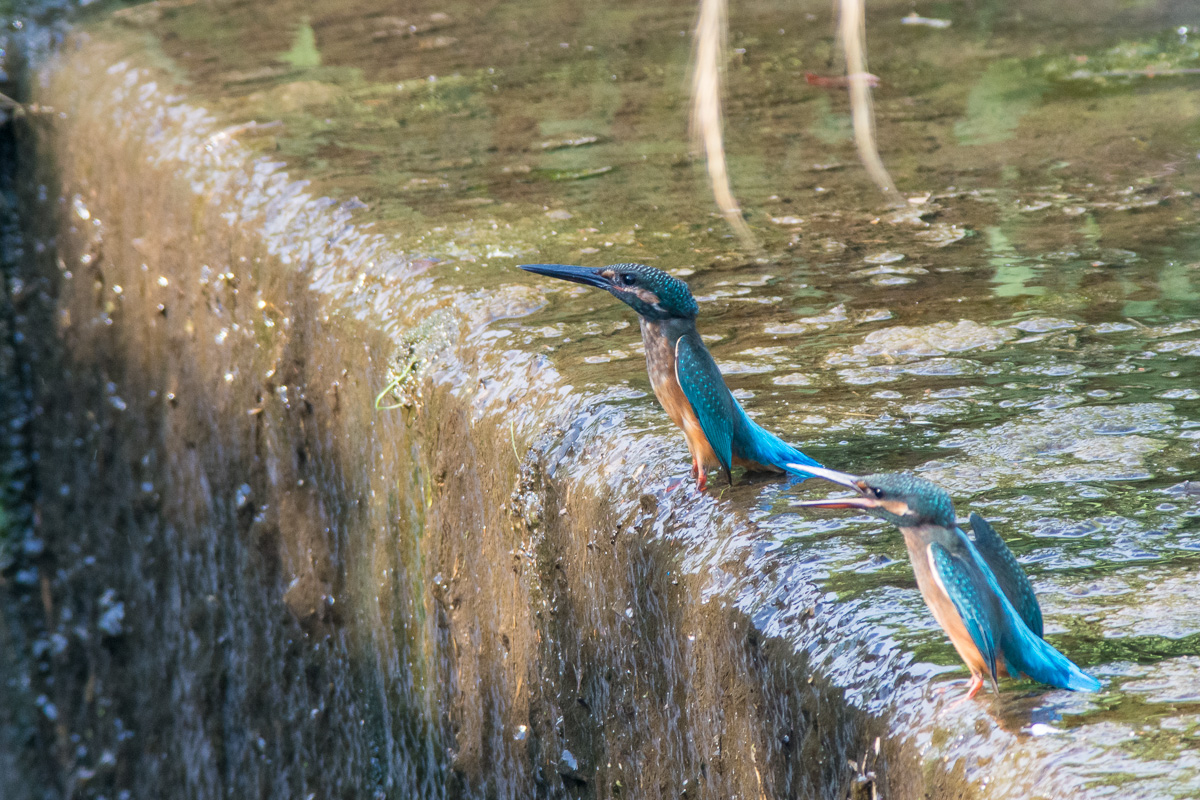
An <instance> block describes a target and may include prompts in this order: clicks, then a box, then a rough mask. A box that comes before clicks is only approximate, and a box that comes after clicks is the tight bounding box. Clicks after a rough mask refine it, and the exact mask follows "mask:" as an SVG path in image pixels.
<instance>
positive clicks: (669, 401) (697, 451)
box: [650, 373, 721, 469]
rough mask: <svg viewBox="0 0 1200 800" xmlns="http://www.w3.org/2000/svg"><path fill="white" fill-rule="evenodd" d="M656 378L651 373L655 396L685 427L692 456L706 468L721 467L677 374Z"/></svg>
mask: <svg viewBox="0 0 1200 800" xmlns="http://www.w3.org/2000/svg"><path fill="white" fill-rule="evenodd" d="M654 378H655V376H654V375H653V374H651V376H650V383H651V385H652V386H653V387H654V396H655V397H657V398H658V402H659V403H662V407H663V409H664V410H666V412H667V416H669V417H670V418H671V421H672V422H674V423H675V424H676V425H678V426H679V427H680V428H682V429H683V437H684V438H685V439H686V440H687V446H688V452H689V453H691V454H692V458H693V459H695V460H697V461H699V462H700V463H701V464H702V465H704V467H705V469H710V468H711V469H715V468H716V467H719V466H720V465H721V462H720V461H719V460H718V459H717V454H716V452H715V451H713V449H712V446H711V445H710V444H709V443H708V437H706V436H705V435H704V430H703V429H702V428H701V427H700V420H699V419H698V418H697V417H696V412H695V411H693V410H692V404H691V403H689V402H688V399H687V395H685V394H684V393H683V388H682V387H680V385H679V381H678V380H676V379H675V374H674V373H671V374H669V375H660V376H659V380H657V381H656V380H654Z"/></svg>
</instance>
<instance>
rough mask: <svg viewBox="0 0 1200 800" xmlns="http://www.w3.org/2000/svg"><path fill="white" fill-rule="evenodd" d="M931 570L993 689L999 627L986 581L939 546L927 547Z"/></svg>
mask: <svg viewBox="0 0 1200 800" xmlns="http://www.w3.org/2000/svg"><path fill="white" fill-rule="evenodd" d="M929 553H930V556H931V561H932V567H933V570H934V573H935V574H936V575H937V578H938V582H939V583H940V584H941V585H942V588H944V589H945V590H946V594H947V595H948V596H949V597H950V602H952V603H953V604H954V608H955V609H956V610H957V611H958V615H959V616H960V617H962V621H963V626H964V627H966V629H967V633H969V634H970V635H971V641H972V642H974V643H975V646H976V647H977V648H979V652H980V654H981V655H982V656H983V660H984V663H986V664H987V666H988V671H989V672H990V673H991V676H990V677H991V679H992V685H993V686H995V685H996V677H997V674H996V657H997V655H998V653H997V650H998V648H997V646H996V645H997V641H996V639H997V636H996V634H997V633H998V632H999V630H998V629H999V627H1000V623H1001V619H1000V614H999V613H998V609H997V608H996V603H995V601H994V600H993V599H992V595H991V593H990V592H989V587H988V584H987V578H986V576H984V575H983V574H981V573H980V571H979V568H978V565H976V564H974V563H971V562H968V561H966V560H964V559H962V558H957V557H955V556H953V555H951V554H950V551H949V550H947V549H946V548H945V547H943V546H942V545H940V544H938V543H937V542H934V543H932V544H930V545H929Z"/></svg>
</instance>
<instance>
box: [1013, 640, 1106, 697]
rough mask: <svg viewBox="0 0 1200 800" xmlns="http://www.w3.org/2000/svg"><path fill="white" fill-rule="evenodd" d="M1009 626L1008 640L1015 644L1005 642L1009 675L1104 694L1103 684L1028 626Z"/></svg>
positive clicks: (1060, 687)
mask: <svg viewBox="0 0 1200 800" xmlns="http://www.w3.org/2000/svg"><path fill="white" fill-rule="evenodd" d="M1006 627H1007V629H1008V630H1007V631H1006V632H1005V634H1006V637H1005V638H1012V639H1013V641H1004V642H1001V652H1002V653H1003V654H1004V659H1005V661H1007V662H1008V663H1007V667H1008V671H1009V673H1011V674H1013V675H1015V674H1017V673H1021V674H1024V675H1028V676H1029V677H1030V678H1033V679H1034V680H1035V681H1039V682H1041V683H1047V684H1049V685H1051V686H1057V687H1058V688H1059V689H1070V690H1071V691H1073V692H1098V691H1100V681H1098V680H1096V679H1095V678H1093V677H1092V676H1091V675H1088V674H1087V673H1086V672H1084V671H1083V670H1081V669H1080V668H1079V667H1077V666H1076V665H1075V663H1074V662H1073V661H1071V659H1069V658H1067V657H1066V656H1064V655H1063V654H1062V653H1060V652H1058V651H1057V650H1055V649H1054V647H1053V646H1051V645H1050V644H1049V643H1047V642H1046V641H1045V640H1044V639H1041V638H1039V637H1037V636H1035V635H1034V634H1033V632H1032V631H1030V630H1029V629H1028V628H1027V627H1025V626H1024V625H1008V626H1006Z"/></svg>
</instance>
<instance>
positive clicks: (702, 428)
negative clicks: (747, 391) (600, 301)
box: [521, 264, 819, 490]
mask: <svg viewBox="0 0 1200 800" xmlns="http://www.w3.org/2000/svg"><path fill="white" fill-rule="evenodd" d="M521 269H523V270H526V271H528V272H536V273H537V274H539V275H548V276H550V277H551V278H559V279H560V280H564V281H571V282H572V283H582V284H584V285H585V286H595V287H596V288H599V289H604V290H605V291H607V292H609V293H610V294H612V295H613V296H614V297H616V298H617V299H618V300H620V301H621V302H623V303H625V304H626V305H628V306H629V307H630V308H632V309H633V310H634V311H636V312H637V314H638V318H639V319H640V320H641V324H642V343H643V344H644V345H645V349H646V369H647V371H648V372H649V373H650V385H651V386H653V387H654V395H655V396H656V397H657V398H658V402H659V403H661V404H662V407H663V408H664V409H665V410H666V412H667V415H668V416H669V417H670V418H671V421H673V422H674V423H675V424H676V425H678V426H679V427H680V428H682V429H683V435H684V438H686V439H687V446H688V451H689V452H690V453H691V455H692V477H694V478H695V479H696V482H697V485H698V486H699V488H700V489H701V490H703V489H704V487H705V485H706V483H707V479H708V478H707V470H710V469H716V468H717V467H718V466H719V467H724V468H725V474H726V476H727V477H728V478H729V482H730V483H731V484H732V483H733V474H732V468H733V467H734V466H739V467H744V468H746V469H747V470H750V471H752V472H790V473H793V474H796V475H802V476H805V477H807V476H808V467H810V466H819V465H818V464H817V462H816V461H814V460H813V459H811V458H809V457H808V456H806V455H805V454H804V453H801V452H800V451H799V450H797V449H796V448H794V447H792V446H791V445H790V444H788V443H786V442H784V441H783V440H782V439H780V438H779V437H778V436H775V435H773V434H771V433H768V432H767V431H766V430H764V429H763V428H762V427H760V426H759V425H758V424H756V423H755V422H754V421H753V420H751V419H750V417H748V416H746V412H745V411H743V410H742V407H741V405H739V404H738V401H737V400H736V399H735V398H734V396H733V395H732V394H731V393H730V392H729V387H727V386H726V385H725V379H724V378H722V377H721V370H720V369H718V368H717V362H715V361H714V360H713V357H712V355H711V354H710V353H709V352H708V348H707V347H705V346H704V342H703V340H701V338H700V334H699V333H698V332H697V331H696V314H697V313H698V312H699V310H700V307H699V306H698V305H696V300H695V298H693V297H692V293H691V291H690V290H689V289H688V285H687V284H686V283H684V282H683V281H681V280H679V279H678V278H676V277H673V276H671V275H668V274H667V273H665V272H663V271H662V270H660V269H655V268H654V267H648V266H646V265H645V264H613V265H612V266H608V267H573V266H568V265H564V264H523V265H521Z"/></svg>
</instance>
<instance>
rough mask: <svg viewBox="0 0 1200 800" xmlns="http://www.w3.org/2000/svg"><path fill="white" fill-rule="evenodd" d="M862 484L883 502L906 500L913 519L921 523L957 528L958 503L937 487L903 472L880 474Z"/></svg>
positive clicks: (864, 480) (869, 476)
mask: <svg viewBox="0 0 1200 800" xmlns="http://www.w3.org/2000/svg"><path fill="white" fill-rule="evenodd" d="M862 480H863V483H865V484H866V485H867V486H868V487H869V488H870V489H873V490H875V492H876V496H877V497H878V498H879V499H882V500H887V499H891V500H903V501H904V502H905V503H907V504H908V507H909V509H910V510H911V512H912V513H911V514H910V516H913V517H916V518H917V520H918V521H919V522H921V523H932V524H934V525H938V526H940V527H943V528H952V527H954V501H953V500H951V499H950V495H949V493H947V492H946V490H945V489H943V488H942V487H940V486H938V485H937V484H936V483H931V482H929V481H927V480H925V479H924V478H918V477H917V476H916V475H907V474H904V473H900V472H880V473H877V474H875V475H867V476H866V477H864V478H863V479H862Z"/></svg>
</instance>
